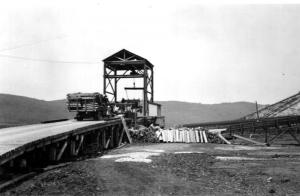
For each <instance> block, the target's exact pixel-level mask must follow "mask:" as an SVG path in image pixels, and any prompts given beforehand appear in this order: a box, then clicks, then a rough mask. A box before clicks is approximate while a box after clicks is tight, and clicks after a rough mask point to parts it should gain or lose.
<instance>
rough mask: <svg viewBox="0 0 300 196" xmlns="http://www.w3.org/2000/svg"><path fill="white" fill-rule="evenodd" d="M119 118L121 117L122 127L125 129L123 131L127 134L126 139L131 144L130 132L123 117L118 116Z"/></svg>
mask: <svg viewBox="0 0 300 196" xmlns="http://www.w3.org/2000/svg"><path fill="white" fill-rule="evenodd" d="M120 118H121V121H122V124H123V129H124V130H125V133H126V135H127V138H128V141H129V143H130V144H131V143H132V139H131V136H130V133H129V131H128V128H127V125H126V122H125V119H124V117H123V116H120Z"/></svg>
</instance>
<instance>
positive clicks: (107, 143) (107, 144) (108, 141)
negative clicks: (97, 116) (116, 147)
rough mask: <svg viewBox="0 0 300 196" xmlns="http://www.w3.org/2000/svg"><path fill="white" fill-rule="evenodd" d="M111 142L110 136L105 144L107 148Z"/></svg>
mask: <svg viewBox="0 0 300 196" xmlns="http://www.w3.org/2000/svg"><path fill="white" fill-rule="evenodd" d="M109 143H110V138H108V140H107V142H106V144H105V149H107V148H108V146H109Z"/></svg>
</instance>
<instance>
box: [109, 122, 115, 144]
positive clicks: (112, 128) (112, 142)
mask: <svg viewBox="0 0 300 196" xmlns="http://www.w3.org/2000/svg"><path fill="white" fill-rule="evenodd" d="M114 135H115V134H114V127H113V126H111V127H110V147H111V148H113V147H114V145H115V143H114V141H115V137H114Z"/></svg>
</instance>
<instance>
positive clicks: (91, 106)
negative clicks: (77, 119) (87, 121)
mask: <svg viewBox="0 0 300 196" xmlns="http://www.w3.org/2000/svg"><path fill="white" fill-rule="evenodd" d="M99 107H100V106H99V104H98V103H84V102H83V104H80V103H79V102H77V101H76V102H73V101H70V102H69V103H68V108H69V110H77V109H78V110H85V111H95V110H98V109H99Z"/></svg>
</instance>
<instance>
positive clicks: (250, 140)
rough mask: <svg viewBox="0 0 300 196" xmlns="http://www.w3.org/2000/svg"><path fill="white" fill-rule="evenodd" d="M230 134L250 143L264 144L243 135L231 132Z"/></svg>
mask: <svg viewBox="0 0 300 196" xmlns="http://www.w3.org/2000/svg"><path fill="white" fill-rule="evenodd" d="M232 136H233V137H236V138H239V139H241V140H245V141H247V142H251V143H254V144H257V145H266V144H265V143H261V142H258V141H255V140H252V139H250V138H245V137H243V136H240V135H237V134H233V135H232Z"/></svg>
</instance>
